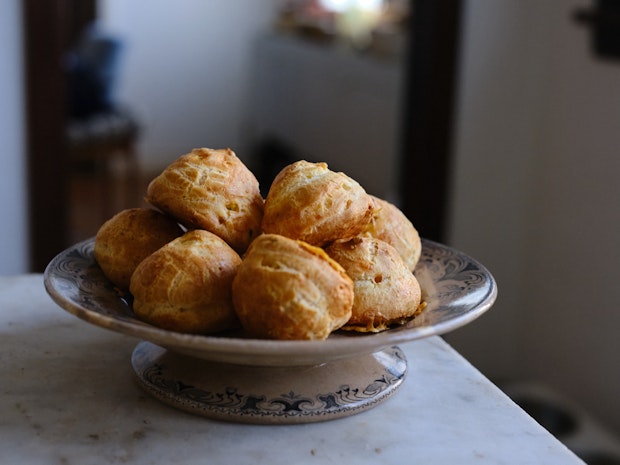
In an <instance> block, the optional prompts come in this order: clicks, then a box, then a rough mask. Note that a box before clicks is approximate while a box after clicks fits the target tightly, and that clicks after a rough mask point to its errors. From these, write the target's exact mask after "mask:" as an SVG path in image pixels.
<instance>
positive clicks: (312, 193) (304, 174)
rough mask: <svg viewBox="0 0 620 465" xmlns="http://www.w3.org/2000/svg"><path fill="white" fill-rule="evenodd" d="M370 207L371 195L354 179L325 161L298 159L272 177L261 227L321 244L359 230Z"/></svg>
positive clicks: (352, 234) (368, 216)
mask: <svg viewBox="0 0 620 465" xmlns="http://www.w3.org/2000/svg"><path fill="white" fill-rule="evenodd" d="M371 210H372V199H371V198H370V196H369V195H368V194H367V193H366V191H365V190H364V188H363V187H362V186H360V185H359V184H358V183H357V182H356V181H354V180H353V179H351V178H350V177H348V176H347V175H345V174H344V173H337V172H334V171H331V170H330V169H329V168H328V167H327V164H325V163H310V162H307V161H305V160H300V161H298V162H295V163H293V164H291V165H288V166H286V167H285V168H284V169H283V170H282V171H280V173H278V175H277V176H276V178H275V179H274V180H273V183H272V184H271V187H270V189H269V192H268V194H267V198H266V199H265V213H264V216H263V223H262V229H263V232H265V233H274V234H281V235H283V236H286V237H290V238H292V239H299V240H302V241H305V242H308V243H309V244H312V245H317V246H319V247H321V246H324V245H325V244H327V243H329V242H331V241H333V240H336V239H340V238H346V237H351V236H355V235H357V234H359V233H360V232H361V231H362V229H363V228H364V227H365V226H366V225H367V224H368V222H369V221H370V215H371Z"/></svg>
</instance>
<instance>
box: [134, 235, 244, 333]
mask: <svg viewBox="0 0 620 465" xmlns="http://www.w3.org/2000/svg"><path fill="white" fill-rule="evenodd" d="M240 263H241V258H240V257H239V255H238V254H237V252H235V251H234V250H233V249H232V248H231V247H230V246H229V245H228V244H226V242H224V240H223V239H221V238H219V237H218V236H216V235H215V234H212V233H210V232H208V231H204V230H200V229H196V230H192V231H188V232H187V233H185V234H184V235H183V236H181V237H179V238H177V239H175V240H173V241H172V242H170V243H168V244H166V245H165V246H163V247H162V248H161V249H159V250H157V251H156V252H154V253H153V254H151V255H150V256H149V257H147V258H146V259H145V260H144V261H142V263H140V265H138V267H137V268H136V271H135V272H134V274H133V276H132V277H131V286H130V290H131V293H132V294H133V297H134V301H133V310H134V313H135V314H136V316H137V317H138V318H140V319H142V320H144V321H146V322H148V323H151V324H152V325H154V326H158V327H160V328H164V329H169V330H172V331H179V332H183V333H200V334H205V333H212V332H216V331H221V330H225V329H232V328H235V327H238V326H239V321H238V320H237V316H236V314H235V311H234V309H233V304H232V295H231V293H232V280H233V278H234V276H235V273H236V272H237V268H238V267H239V265H240Z"/></svg>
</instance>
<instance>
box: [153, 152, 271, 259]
mask: <svg viewBox="0 0 620 465" xmlns="http://www.w3.org/2000/svg"><path fill="white" fill-rule="evenodd" d="M146 199H147V201H148V202H149V203H151V204H152V205H154V206H155V207H157V208H159V209H160V210H162V211H164V212H166V213H168V214H169V215H171V216H173V217H175V218H176V219H177V220H178V221H179V222H180V223H181V224H183V225H184V226H186V227H187V228H188V229H194V228H196V229H205V230H207V231H210V232H212V233H214V234H216V235H218V236H220V237H221V238H222V239H224V240H225V241H226V242H227V243H228V244H229V245H230V246H231V247H232V248H233V249H235V250H236V251H237V252H238V253H242V252H243V251H245V249H246V248H247V246H248V245H249V244H250V242H251V241H252V239H254V238H255V237H256V236H257V235H258V234H259V233H260V224H261V220H262V217H263V203H264V202H263V198H262V196H261V194H260V190H259V186H258V181H257V179H256V177H255V176H254V174H252V172H251V171H250V170H249V169H248V168H247V167H246V166H245V165H244V164H243V162H242V161H241V160H240V159H239V158H237V156H236V155H235V153H234V152H233V151H232V150H230V149H218V150H214V149H209V148H197V149H194V150H192V151H191V152H190V153H187V154H185V155H182V156H181V157H179V158H178V159H177V160H175V161H174V162H172V163H171V164H170V165H169V166H168V167H167V168H166V169H164V171H163V172H162V173H161V174H160V175H159V176H157V177H156V178H155V179H153V180H152V181H151V183H150V184H149V186H148V188H147V192H146Z"/></svg>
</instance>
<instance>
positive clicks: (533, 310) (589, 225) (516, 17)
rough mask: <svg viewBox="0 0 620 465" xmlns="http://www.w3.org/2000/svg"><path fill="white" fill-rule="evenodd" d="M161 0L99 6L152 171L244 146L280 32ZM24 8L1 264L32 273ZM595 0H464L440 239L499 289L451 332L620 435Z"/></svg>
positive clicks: (261, 20) (13, 72)
mask: <svg viewBox="0 0 620 465" xmlns="http://www.w3.org/2000/svg"><path fill="white" fill-rule="evenodd" d="M239 2H242V3H243V5H244V8H245V9H246V10H247V12H248V14H243V15H239V13H238V12H239V9H238V8H239ZM138 3H139V2H138ZM158 3H161V2H154V3H153V2H149V5H153V8H150V7H149V8H142V11H141V12H140V14H139V15H137V14H135V13H132V11H131V7H132V5H134V4H135V3H134V2H121V1H118V0H106V1H104V2H102V10H101V13H102V20H103V24H104V25H105V26H106V27H108V28H109V29H110V30H113V31H115V32H117V33H118V34H119V35H121V36H124V37H126V38H127V49H126V58H127V62H126V70H125V71H126V72H124V75H123V80H122V81H121V82H120V83H119V95H120V98H121V100H122V101H125V102H129V103H131V105H132V107H133V108H135V111H136V112H137V114H138V115H139V117H140V119H141V120H142V121H143V123H144V126H145V131H144V134H143V136H142V138H141V141H140V151H139V153H140V159H141V163H142V164H143V165H144V167H146V168H147V169H151V168H158V167H159V166H160V165H161V164H162V163H166V162H168V161H170V160H171V159H173V158H175V157H176V156H178V155H179V154H180V153H182V152H183V151H184V150H187V149H190V148H192V147H194V146H199V145H203V144H205V141H207V142H208V143H209V144H210V145H213V146H238V147H240V148H241V150H240V153H242V154H243V153H246V152H245V149H244V147H245V145H244V140H243V137H244V131H245V129H246V128H245V126H244V122H245V117H244V105H246V103H247V102H248V99H249V98H250V96H249V95H248V86H249V84H250V82H251V80H252V77H253V75H252V70H251V58H252V53H251V50H252V48H251V43H250V44H249V43H248V42H246V41H247V40H248V39H251V38H252V37H256V36H257V35H258V34H259V33H260V32H261V31H267V30H269V29H270V18H271V15H272V14H273V10H271V9H270V8H266V7H265V6H264V5H265V3H263V2H260V4H261V6H262V7H261V8H259V7H258V4H259V2H253V1H251V0H247V1H242V0H239V1H237V2H230V3H233V4H234V6H232V5H230V3H229V2H226V1H223V0H222V1H215V2H199V1H195V2H190V4H191V8H190V7H188V8H183V9H180V8H176V9H173V11H172V13H167V17H166V18H163V22H162V23H161V24H162V26H160V27H161V28H164V30H163V31H162V30H159V29H158V28H155V27H152V25H153V24H155V23H156V22H157V21H159V20H158V18H155V17H150V16H149V15H150V14H155V13H156V12H157V11H162V10H158V9H157V8H156V6H157V4H158ZM19 4H20V2H19V1H18V0H7V1H6V2H3V3H2V4H1V5H0V31H1V32H0V34H1V35H2V36H1V38H2V41H0V50H1V51H2V52H1V53H0V69H1V70H2V71H1V72H0V73H1V74H0V75H1V77H2V80H1V81H0V100H1V101H2V102H3V105H2V106H1V107H0V123H1V126H0V128H1V129H0V130H1V131H2V132H1V134H2V141H3V151H2V154H1V155H0V156H1V157H2V160H3V162H2V163H3V169H2V170H0V186H1V187H0V189H2V195H1V196H0V211H1V212H2V216H3V226H2V230H1V231H2V232H1V237H0V239H1V240H0V256H1V260H0V267H1V268H0V272H1V273H3V274H10V273H20V272H24V271H26V269H27V256H28V251H27V241H26V239H25V237H26V235H27V225H26V222H25V213H24V212H25V211H26V209H27V204H26V195H25V189H26V187H25V186H26V180H25V175H24V167H23V160H24V150H25V149H24V143H23V132H24V128H23V103H22V100H23V95H21V92H22V80H23V77H22V74H21V70H20V66H21V55H20V53H21V42H20V40H21V39H20V26H19V25H20V12H19V10H20V9H19ZM591 4H592V3H591V2H587V1H577V0H561V1H556V2H536V1H533V0H531V1H530V0H528V1H522V0H501V1H496V0H469V1H467V2H465V10H464V17H463V32H462V34H463V35H462V42H461V69H460V79H459V85H458V105H457V126H456V129H455V133H454V154H453V155H454V157H453V165H452V169H451V179H452V182H451V190H450V199H451V202H450V215H449V221H448V223H449V228H448V231H447V236H448V239H447V242H448V243H449V244H450V245H453V246H455V247H458V248H461V249H462V250H464V251H465V252H467V253H469V254H471V255H472V256H474V257H476V258H477V259H479V260H480V261H481V262H482V263H484V264H485V265H486V266H487V267H488V268H489V269H490V270H491V271H492V272H493V274H494V275H495V276H496V278H497V280H498V284H499V298H498V301H497V304H496V305H495V307H494V308H493V309H492V310H491V311H490V312H489V313H488V314H487V315H485V316H484V317H483V318H481V319H480V320H478V321H477V322H475V323H474V324H471V325H469V326H468V327H466V328H463V329H461V330H459V331H456V332H455V333H453V334H450V335H448V336H447V340H448V341H449V342H450V343H451V344H453V345H454V346H455V347H456V348H457V349H458V350H460V351H461V352H462V353H463V354H464V355H465V356H466V357H467V358H468V359H469V360H471V361H472V362H473V363H474V365H476V366H477V367H478V368H480V369H481V370H482V371H483V372H484V373H485V374H486V375H487V376H489V377H491V378H492V379H495V380H511V379H522V380H534V381H536V382H541V383H544V384H546V385H549V386H551V387H553V388H554V389H557V390H559V391H560V392H562V393H565V394H566V395H568V396H569V397H571V398H573V399H575V400H576V401H577V402H579V403H580V404H582V405H584V406H585V407H586V408H587V409H588V411H590V412H592V413H593V414H594V415H595V416H596V417H597V418H600V419H601V420H602V421H603V422H604V423H605V424H607V425H610V427H611V428H613V429H615V431H616V432H618V433H619V434H620V403H619V402H618V401H617V393H618V392H619V391H620V370H619V369H618V367H620V347H619V343H618V338H617V335H616V334H617V330H618V328H619V327H620V312H618V311H617V306H618V303H619V301H620V295H619V294H620V287H619V286H617V285H616V281H617V280H618V278H619V277H620V273H619V272H618V269H617V267H616V263H617V262H618V253H619V250H620V249H619V248H618V239H617V238H618V237H620V209H619V208H618V203H619V200H620V186H619V183H618V182H617V181H616V175H617V173H618V172H619V168H620V166H619V165H620V157H618V156H617V147H619V146H620V140H619V139H620V130H619V129H620V92H617V88H618V86H619V85H620V84H619V83H620V61H614V60H601V59H599V58H596V57H595V56H594V55H593V54H592V52H591V49H590V37H589V33H588V30H587V29H585V28H583V27H581V26H579V25H577V24H576V23H575V22H574V21H573V19H572V15H573V12H574V10H575V9H576V8H577V7H583V6H585V7H587V6H590V5H591ZM167 11H169V10H167ZM198 17H201V18H202V19H201V20H200V21H197V20H196V18H198ZM188 25H191V26H188ZM139 31H140V32H146V33H147V35H146V36H144V37H137V36H135V37H134V36H133V34H134V33H135V34H137V33H138V32H139ZM171 31H174V34H171V33H170V32H171ZM163 32H166V33H167V34H166V37H167V38H170V37H174V38H176V40H178V42H179V44H181V46H182V48H183V50H184V53H183V54H178V53H176V52H175V51H173V50H172V49H171V48H169V47H170V45H171V44H170V43H169V42H162V41H161V40H160V39H161V37H162V33H163ZM242 39H243V40H242ZM250 42H251V41H250ZM196 44H200V47H199V48H198V47H196ZM223 44H225V45H226V48H224V46H223ZM228 47H231V48H228ZM132 56H133V57H134V58H133V59H132V60H131V61H130V60H129V57H132ZM186 58H189V61H188V62H185V61H182V60H184V59H186ZM224 65H226V66H224ZM162 82H165V85H164V86H163V87H162V86H161V84H162ZM207 84H215V86H216V87H217V88H220V89H221V88H225V89H226V90H227V91H226V92H217V91H215V92H212V91H208V90H207V87H206V85H207ZM420 202H424V199H423V198H421V199H420ZM412 221H413V222H414V224H415V218H412ZM421 234H422V235H424V231H421Z"/></svg>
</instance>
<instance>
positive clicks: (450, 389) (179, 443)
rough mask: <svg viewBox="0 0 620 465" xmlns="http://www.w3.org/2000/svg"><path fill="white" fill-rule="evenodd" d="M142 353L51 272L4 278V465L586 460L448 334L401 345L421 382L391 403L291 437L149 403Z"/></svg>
mask: <svg viewBox="0 0 620 465" xmlns="http://www.w3.org/2000/svg"><path fill="white" fill-rule="evenodd" d="M461 330H466V329H461ZM137 342H138V341H137V340H135V339H133V338H131V337H128V336H125V335H122V334H117V333H114V332H110V331H107V330H104V329H101V328H99V327H96V326H92V325H90V324H88V323H86V322H84V321H82V320H79V319H77V318H76V317H74V316H72V315H70V314H68V313H66V312H65V311H63V310H62V309H61V308H60V307H58V306H57V305H56V304H54V303H53V302H52V300H51V299H50V298H49V297H48V296H47V294H46V292H45V289H44V286H43V278H42V276H41V275H25V276H5V277H0V370H1V376H0V399H1V400H0V450H1V451H2V452H1V454H0V457H1V458H0V463H7V464H15V463H27V464H55V463H56V464H98V463H136V464H174V463H182V464H194V463H207V462H208V463H226V464H246V463H248V464H249V463H252V464H263V463H265V464H270V465H277V464H283V465H290V464H292V463H294V464H305V463H309V464H310V463H313V464H318V463H321V464H323V463H339V464H341V463H355V464H366V463H368V464H370V463H372V464H375V463H382V464H404V463H425V464H426V463H432V464H457V463H458V464H464V463H476V464H478V463H479V464H519V465H524V464H537V465H538V464H541V463H544V464H580V463H583V462H582V461H581V460H580V459H578V458H577V457H576V456H575V455H574V454H573V453H572V452H570V451H569V450H568V449H567V448H566V447H565V446H564V445H562V444H561V443H560V442H559V441H557V440H556V439H555V438H554V437H553V436H551V435H550V434H549V433H548V432H547V431H546V430H544V429H543V428H542V427H540V426H539V425H538V424H537V423H536V422H535V421H534V420H532V419H531V418H530V417H529V416H527V415H526V414H525V413H524V412H523V411H522V410H521V409H520V408H519V407H517V406H516V405H515V404H514V403H513V402H512V401H511V400H510V399H509V398H508V397H507V396H505V395H504V394H503V393H502V392H501V391H500V390H499V389H498V388H496V387H495V386H494V385H493V384H492V383H491V382H489V381H488V380H487V379H486V378H485V377H484V376H483V375H482V374H481V373H480V372H478V371H477V370H476V369H475V368H474V367H472V366H471V365H470V364H469V363H468V362H467V361H466V360H465V359H463V357H461V356H460V355H459V354H458V353H456V352H455V351H454V350H453V349H452V348H450V347H449V346H448V345H447V344H446V343H445V342H444V341H443V339H441V338H439V337H431V338H428V339H424V340H420V341H415V342H411V343H407V344H404V345H401V349H403V351H404V352H405V354H406V355H407V358H408V360H409V373H408V375H407V378H406V379H405V381H404V384H403V386H402V387H401V388H400V390H399V391H398V392H397V393H396V394H395V395H394V396H393V397H392V398H390V399H388V400H387V401H386V402H385V403H383V404H380V405H378V406H377V407H375V408H373V409H371V410H368V411H366V412H363V413H360V414H357V415H352V416H350V417H347V418H342V419H338V420H332V421H327V422H322V423H311V424H302V425H287V426H266V425H242V424H233V423H224V422H218V421H213V420H209V419H206V418H203V417H200V416H196V415H192V414H189V413H185V412H182V411H179V410H175V409H173V408H172V407H169V406H167V405H164V404H162V403H160V402H159V401H157V400H155V399H154V398H151V397H150V396H149V395H147V394H146V393H145V392H143V391H142V390H141V389H140V388H139V387H138V386H137V384H136V383H135V382H134V375H133V371H132V368H131V366H130V356H131V353H132V350H133V348H134V346H135V345H136V343H137Z"/></svg>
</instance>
